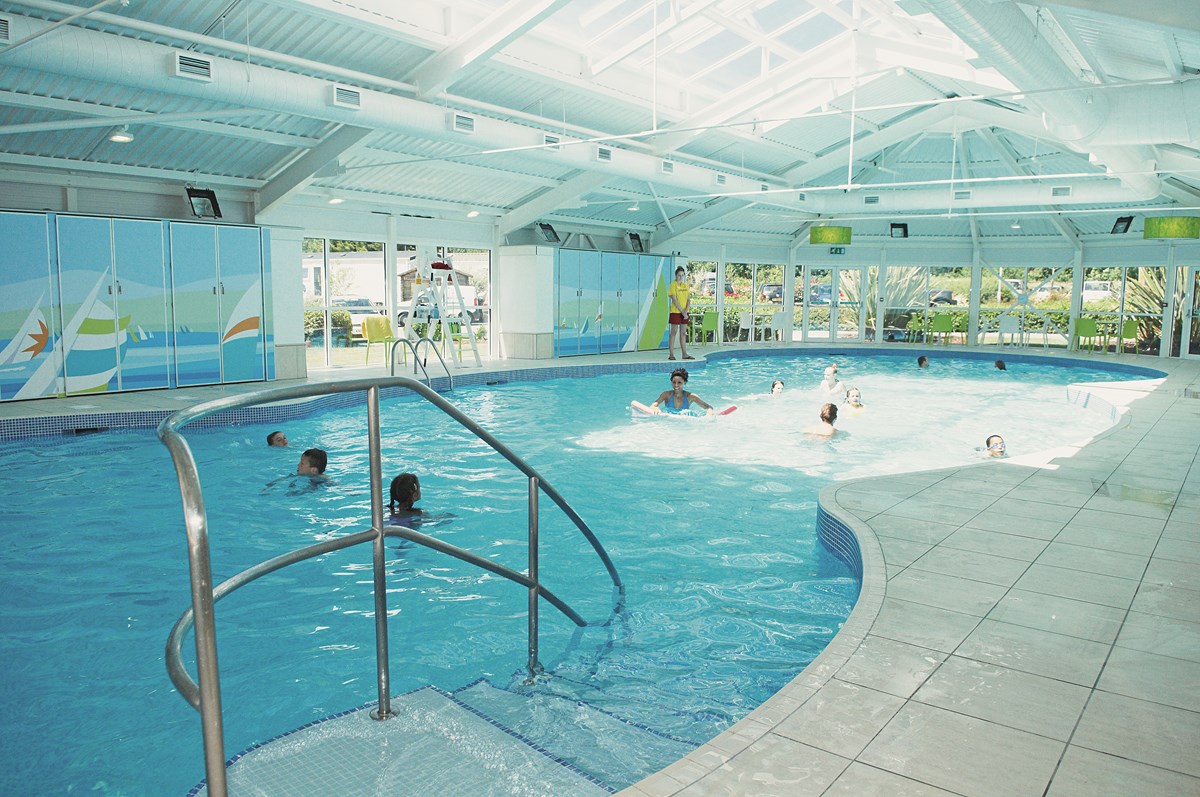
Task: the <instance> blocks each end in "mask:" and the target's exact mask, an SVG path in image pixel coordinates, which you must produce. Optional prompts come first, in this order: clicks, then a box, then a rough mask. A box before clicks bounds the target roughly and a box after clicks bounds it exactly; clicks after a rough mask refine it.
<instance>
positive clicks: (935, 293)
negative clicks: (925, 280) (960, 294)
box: [929, 288, 958, 307]
mask: <svg viewBox="0 0 1200 797" xmlns="http://www.w3.org/2000/svg"><path fill="white" fill-rule="evenodd" d="M939 304H958V302H956V301H954V293H953V292H952V291H949V290H944V289H943V290H938V289H937V288H934V289H931V290H930V291H929V306H930V307H936V306H937V305H939Z"/></svg>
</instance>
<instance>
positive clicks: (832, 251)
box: [829, 246, 846, 255]
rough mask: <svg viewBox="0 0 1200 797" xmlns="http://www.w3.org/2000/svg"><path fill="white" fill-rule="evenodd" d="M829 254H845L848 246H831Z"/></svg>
mask: <svg viewBox="0 0 1200 797" xmlns="http://www.w3.org/2000/svg"><path fill="white" fill-rule="evenodd" d="M829 254H831V255H844V254H846V247H844V246H831V247H829Z"/></svg>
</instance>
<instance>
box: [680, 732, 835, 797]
mask: <svg viewBox="0 0 1200 797" xmlns="http://www.w3.org/2000/svg"><path fill="white" fill-rule="evenodd" d="M849 763H850V762H849V761H848V760H846V759H844V758H839V757H838V756H835V755H833V754H832V753H828V752H826V751H824V750H818V749H817V748H815V747H809V746H808V745H804V744H800V743H799V742H795V741H792V740H791V739H787V738H784V737H782V736H777V735H775V734H768V735H766V736H764V737H763V738H761V739H759V740H758V741H756V742H754V743H752V744H751V745H750V746H749V747H747V748H746V749H745V750H743V751H742V752H740V753H738V754H737V755H736V756H734V757H733V758H732V759H730V760H729V761H728V762H727V763H725V764H724V765H722V766H720V767H718V768H717V769H716V770H715V771H713V772H711V773H710V774H708V775H707V776H705V777H703V778H701V779H700V780H698V781H696V782H695V783H692V784H691V785H690V786H687V787H686V788H684V789H681V790H679V791H678V792H675V794H677V795H679V797H745V795H747V794H753V795H757V796H758V797H796V796H797V795H807V794H821V793H822V792H824V791H825V789H826V788H828V787H829V784H831V783H833V781H834V780H836V779H837V777H838V775H840V774H841V773H842V771H843V770H844V769H845V768H846V766H847V765H848V764H849Z"/></svg>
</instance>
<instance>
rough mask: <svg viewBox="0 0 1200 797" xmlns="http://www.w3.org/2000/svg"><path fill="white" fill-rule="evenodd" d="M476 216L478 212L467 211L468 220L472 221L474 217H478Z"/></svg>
mask: <svg viewBox="0 0 1200 797" xmlns="http://www.w3.org/2000/svg"><path fill="white" fill-rule="evenodd" d="M478 215H479V211H478V210H470V211H467V218H468V219H473V218H475V217H476V216H478Z"/></svg>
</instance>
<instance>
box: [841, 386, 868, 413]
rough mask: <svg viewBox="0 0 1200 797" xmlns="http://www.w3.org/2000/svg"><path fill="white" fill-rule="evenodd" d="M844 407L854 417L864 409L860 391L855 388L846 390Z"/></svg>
mask: <svg viewBox="0 0 1200 797" xmlns="http://www.w3.org/2000/svg"><path fill="white" fill-rule="evenodd" d="M846 407H847V408H848V409H849V410H850V411H851V412H852V413H853V414H855V415H858V414H859V413H860V412H862V411H863V410H865V409H866V405H864V404H863V402H862V391H861V390H859V389H858V388H856V387H852V388H849V389H847V390H846Z"/></svg>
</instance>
